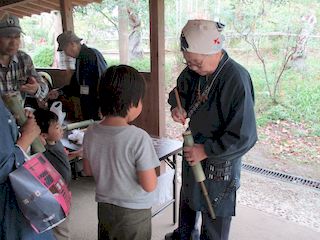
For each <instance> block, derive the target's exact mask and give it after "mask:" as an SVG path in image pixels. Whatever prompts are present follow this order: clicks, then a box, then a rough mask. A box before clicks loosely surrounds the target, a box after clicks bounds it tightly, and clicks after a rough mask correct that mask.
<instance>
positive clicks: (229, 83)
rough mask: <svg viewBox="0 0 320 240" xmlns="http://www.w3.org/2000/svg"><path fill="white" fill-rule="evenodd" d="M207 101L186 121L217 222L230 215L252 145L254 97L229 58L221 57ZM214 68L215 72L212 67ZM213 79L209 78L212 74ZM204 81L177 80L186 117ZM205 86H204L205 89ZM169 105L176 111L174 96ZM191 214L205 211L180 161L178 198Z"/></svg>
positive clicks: (187, 73) (191, 76)
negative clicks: (200, 153) (200, 150)
mask: <svg viewBox="0 0 320 240" xmlns="http://www.w3.org/2000/svg"><path fill="white" fill-rule="evenodd" d="M223 64H224V67H223V68H222V70H221V72H220V74H219V75H218V76H217V78H216V79H215V81H214V83H213V85H212V88H211V91H210V92H209V95H208V100H207V101H205V102H204V103H202V104H200V106H199V107H198V108H197V109H196V110H195V112H194V113H193V114H192V115H191V117H190V122H189V126H190V130H191V131H192V135H193V138H194V142H195V143H198V144H204V148H205V152H206V154H207V155H208V158H207V159H205V160H203V161H201V164H202V166H203V169H204V172H205V175H206V180H205V185H206V186H207V189H208V192H209V196H210V199H211V202H212V205H213V207H214V210H215V212H216V215H217V216H233V215H235V204H236V190H237V189H238V188H239V186H240V171H241V157H242V156H243V155H244V154H245V153H246V152H248V151H249V149H250V148H251V147H252V146H253V145H254V144H255V142H256V141H257V130H256V121H255V113H254V91H253V86H252V81H251V78H250V75H249V73H248V72H247V71H246V70H245V68H243V67H242V66H241V65H239V64H238V63H236V62H235V61H234V60H232V59H231V58H229V56H228V54H227V53H226V52H225V54H224V57H223V59H222V60H221V61H220V64H219V66H221V65H223ZM218 68H219V67H218ZM213 74H214V73H213ZM211 79H212V76H209V78H208V79H206V77H205V76H200V75H198V74H197V73H195V72H193V71H191V70H190V69H189V68H188V67H187V68H185V69H184V70H183V71H182V73H181V74H180V76H179V78H178V80H177V86H178V89H179V95H180V98H181V104H182V106H183V108H184V109H185V110H186V111H187V112H188V111H189V110H190V108H191V106H192V104H193V103H194V102H195V100H196V97H197V90H198V86H199V81H200V89H201V90H203V89H205V87H206V85H207V84H210V82H211ZM206 80H207V81H208V83H206ZM168 102H169V104H170V105H171V107H172V108H174V107H176V106H177V104H176V100H175V95H174V92H173V91H172V92H171V93H170V94H169V100H168ZM181 198H182V199H183V200H185V201H186V202H188V203H189V206H190V207H191V208H192V209H194V210H202V211H207V205H206V203H205V200H204V198H203V195H202V192H201V189H200V186H199V183H197V182H195V180H194V176H193V173H192V170H191V168H190V166H189V165H188V164H187V162H186V161H183V168H182V196H181Z"/></svg>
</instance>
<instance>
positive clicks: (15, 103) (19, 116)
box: [2, 92, 46, 153]
mask: <svg viewBox="0 0 320 240" xmlns="http://www.w3.org/2000/svg"><path fill="white" fill-rule="evenodd" d="M2 99H3V102H4V103H5V104H6V106H7V108H8V109H9V110H10V112H11V113H12V115H13V116H14V117H15V118H16V120H17V123H18V125H19V126H23V125H24V123H25V122H26V121H27V117H26V115H25V112H24V109H23V107H22V99H21V95H20V93H19V92H9V93H5V94H4V95H2ZM31 148H32V150H33V151H34V152H35V153H40V152H44V151H45V150H46V149H45V147H44V146H43V144H42V143H41V141H40V138H38V137H37V138H36V139H35V140H34V141H33V143H32V144H31Z"/></svg>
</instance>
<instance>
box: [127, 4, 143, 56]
mask: <svg viewBox="0 0 320 240" xmlns="http://www.w3.org/2000/svg"><path fill="white" fill-rule="evenodd" d="M133 3H136V1H133ZM128 16H129V26H130V28H131V33H130V35H129V59H130V60H132V59H141V58H143V49H142V40H141V20H140V18H139V16H138V14H136V13H135V12H134V11H133V9H132V8H128Z"/></svg>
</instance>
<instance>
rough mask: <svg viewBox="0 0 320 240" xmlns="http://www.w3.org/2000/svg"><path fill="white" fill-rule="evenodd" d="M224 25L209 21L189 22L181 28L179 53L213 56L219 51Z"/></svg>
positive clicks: (222, 39)
mask: <svg viewBox="0 0 320 240" xmlns="http://www.w3.org/2000/svg"><path fill="white" fill-rule="evenodd" d="M223 28H224V25H223V24H222V23H218V22H214V21H210V20H189V21H188V22H187V24H186V25H185V26H184V27H183V29H182V32H181V36H180V44H181V51H187V52H191V53H199V54H214V53H217V52H219V51H221V49H222V47H223V42H224V36H223V35H222V34H221V31H222V29H223Z"/></svg>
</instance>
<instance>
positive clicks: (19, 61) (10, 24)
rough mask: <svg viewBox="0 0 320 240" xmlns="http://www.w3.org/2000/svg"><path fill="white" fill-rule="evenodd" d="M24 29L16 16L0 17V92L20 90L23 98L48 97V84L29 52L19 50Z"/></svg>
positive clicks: (40, 98) (6, 15)
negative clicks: (28, 96) (39, 72)
mask: <svg viewBox="0 0 320 240" xmlns="http://www.w3.org/2000/svg"><path fill="white" fill-rule="evenodd" d="M21 33H22V29H21V27H20V23H19V19H18V18H17V17H16V16H12V15H9V14H5V15H4V16H3V17H2V18H1V19H0V93H1V94H4V93H6V92H9V91H20V92H21V95H22V98H23V99H24V98H25V97H26V95H31V96H34V97H36V98H37V99H39V100H42V99H44V98H45V97H46V95H47V93H48V86H47V85H46V83H44V82H43V81H42V79H41V77H40V76H39V75H38V73H37V72H36V70H35V68H34V66H33V62H32V60H31V58H30V56H29V55H28V54H26V53H25V52H23V51H20V50H19V47H20V43H21V40H20V35H21Z"/></svg>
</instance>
